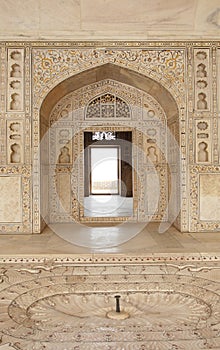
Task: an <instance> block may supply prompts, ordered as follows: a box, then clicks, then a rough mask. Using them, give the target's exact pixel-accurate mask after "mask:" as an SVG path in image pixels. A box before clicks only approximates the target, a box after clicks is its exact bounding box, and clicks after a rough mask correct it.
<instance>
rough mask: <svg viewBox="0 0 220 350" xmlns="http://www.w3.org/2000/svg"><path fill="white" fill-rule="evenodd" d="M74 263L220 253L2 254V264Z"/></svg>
mask: <svg viewBox="0 0 220 350" xmlns="http://www.w3.org/2000/svg"><path fill="white" fill-rule="evenodd" d="M39 262H40V263H67V264H68V263H69V264H71V263H74V264H76V265H77V264H79V265H84V264H91V265H93V264H98V265H100V264H107V265H114V264H119V265H120V264H131V265H138V264H148V263H151V262H152V263H170V262H177V263H181V262H182V263H185V262H194V263H196V262H207V263H208V262H216V263H218V262H220V253H219V252H218V253H194V254H187V253H163V254H162V253H155V254H148V255H143V254H140V255H139V256H138V257H137V256H135V254H134V255H132V254H131V255H128V254H109V255H107V254H105V255H104V254H80V255H78V254H36V255H31V254H17V255H9V254H5V255H3V254H2V255H1V256H0V264H4V263H13V264H14V263H15V264H16V263H19V264H20V263H39Z"/></svg>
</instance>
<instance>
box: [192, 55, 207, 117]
mask: <svg viewBox="0 0 220 350" xmlns="http://www.w3.org/2000/svg"><path fill="white" fill-rule="evenodd" d="M209 55H210V50H209V49H205V48H201V49H194V64H195V110H197V111H199V112H206V111H210V108H211V106H210V103H211V96H210V87H211V86H210V75H211V74H210V57H209Z"/></svg>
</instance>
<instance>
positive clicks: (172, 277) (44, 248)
mask: <svg viewBox="0 0 220 350" xmlns="http://www.w3.org/2000/svg"><path fill="white" fill-rule="evenodd" d="M129 226H130V227H129ZM162 228H163V226H162V227H161V226H160V225H159V224H156V223H149V224H146V225H144V227H142V226H141V225H140V226H138V225H137V226H136V227H135V225H134V224H123V225H118V227H117V226H114V227H111V226H106V227H83V228H81V231H80V232H79V231H78V228H77V226H73V227H71V230H70V227H67V226H66V227H65V224H64V225H62V226H60V227H57V226H50V227H47V228H46V229H45V230H44V232H43V233H42V234H38V235H1V236H0V242H1V244H0V350H45V349H46V350H87V349H89V350H96V349H97V350H99V349H100V350H171V349H172V350H174V349H176V350H197V349H212V350H214V349H218V350H219V349H220V233H218V232H216V233H208V232H204V233H180V232H178V231H177V230H176V229H175V228H174V227H169V228H167V230H166V231H164V232H163V230H162ZM52 229H53V230H54V231H55V232H56V233H54V232H53V230H52ZM135 229H136V231H135ZM162 232H163V233H162ZM70 233H71V237H70V236H69V235H70ZM82 235H84V238H83V239H81V240H79V237H80V236H82ZM64 238H65V239H64ZM86 241H88V242H89V243H88V244H87V245H86V244H85V242H86ZM116 295H119V296H120V313H116V300H115V296H116ZM112 313H113V314H114V317H115V319H112V318H109V314H112ZM123 313H124V314H126V315H128V316H129V317H128V318H126V319H123ZM115 315H116V316H115Z"/></svg>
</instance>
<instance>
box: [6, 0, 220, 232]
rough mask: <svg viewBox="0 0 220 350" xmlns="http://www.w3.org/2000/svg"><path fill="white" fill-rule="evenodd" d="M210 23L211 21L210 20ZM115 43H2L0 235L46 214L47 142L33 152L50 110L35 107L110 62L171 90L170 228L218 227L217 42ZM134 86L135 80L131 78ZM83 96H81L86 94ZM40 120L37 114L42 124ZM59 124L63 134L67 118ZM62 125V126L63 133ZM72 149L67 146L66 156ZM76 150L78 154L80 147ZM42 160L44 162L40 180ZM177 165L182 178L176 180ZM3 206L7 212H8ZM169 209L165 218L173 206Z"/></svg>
mask: <svg viewBox="0 0 220 350" xmlns="http://www.w3.org/2000/svg"><path fill="white" fill-rule="evenodd" d="M45 6H46V4H45ZM100 16H101V13H100ZM91 18H92V12H91ZM103 18H104V17H103ZM210 18H211V17H210ZM213 18H214V19H213ZM216 18H217V17H216ZM91 21H92V19H91ZM211 21H212V22H213V21H214V22H215V23H217V22H216V21H217V19H215V16H214V17H213V16H212V19H210V23H211ZM214 22H213V23H214ZM91 23H92V22H91ZM1 25H3V24H1ZM210 25H211V24H210ZM213 25H214V24H213ZM215 25H216V24H215ZM48 26H49V23H48ZM117 45H119V44H118V43H117V42H100V43H97V42H96V43H94V42H93V43H92V42H91V43H83V42H81V43H80V42H75V43H73V42H68V41H67V42H66V43H59V42H57V43H56V42H50V43H49V42H34V41H33V42H0V49H1V56H0V74H1V85H0V94H1V99H0V126H1V132H0V143H1V146H0V147H1V157H0V165H1V167H0V170H1V177H0V186H1V189H2V190H1V204H0V205H1V213H0V227H1V232H3V233H7V232H16V233H22V232H26V233H31V232H40V230H41V218H40V213H41V210H43V211H44V212H48V198H47V200H46V201H45V200H44V199H45V198H46V197H45V193H48V191H49V190H50V189H49V186H48V182H49V177H48V176H49V172H48V159H47V153H48V152H49V146H48V144H47V145H46V146H45V147H46V148H45V152H44V153H45V154H46V155H45V158H44V156H43V157H42V155H41V159H40V152H39V142H40V132H41V133H42V131H43V129H45V132H46V131H47V130H48V128H49V124H48V123H49V122H48V118H49V114H50V113H51V111H52V107H51V106H49V104H50V103H51V102H50V103H49V104H48V106H47V107H45V106H44V107H45V108H44V110H43V111H42V110H41V108H42V106H43V101H44V100H45V98H46V96H47V95H48V94H49V93H50V91H52V90H53V88H55V86H57V85H58V84H59V83H61V82H64V81H65V80H66V79H67V78H70V77H72V76H75V75H76V74H78V73H80V72H83V71H86V70H89V69H91V68H93V67H98V66H101V65H103V64H109V63H111V64H114V65H115V66H119V67H121V68H123V67H124V68H126V69H129V70H131V71H133V72H138V73H139V74H141V75H143V76H145V77H148V78H149V77H150V79H152V80H151V81H152V82H153V81H155V82H157V83H158V84H159V85H158V86H161V88H162V87H163V88H165V89H167V90H168V91H169V93H170V94H171V96H172V97H173V99H174V100H175V103H176V105H177V106H178V110H179V111H178V113H179V115H178V118H177V119H175V118H174V119H173V120H172V118H171V116H169V118H170V119H169V123H168V126H169V129H170V130H171V133H172V134H173V135H174V136H175V138H176V140H177V141H178V143H179V149H180V150H181V162H180V164H177V161H176V160H175V159H173V160H171V158H172V154H169V157H170V161H171V163H172V166H171V167H170V169H169V171H171V174H173V176H174V177H175V178H176V182H178V181H179V185H180V186H179V188H181V191H179V190H178V188H177V193H176V196H175V198H173V199H172V200H173V201H174V202H173V203H175V200H178V201H180V200H181V211H180V214H179V216H178V218H177V219H176V225H177V226H178V227H179V229H180V230H181V231H201V230H202V231H214V230H219V229H220V219H219V208H218V202H219V185H218V183H219V178H218V176H219V175H218V174H219V173H220V164H219V161H220V144H219V138H220V135H219V127H218V125H219V118H220V111H219V101H220V92H219V91H220V79H219V78H218V77H219V74H218V72H219V71H220V54H219V52H220V48H219V43H218V42H208V41H207V42H205V41H204V42H187V41H186V42H176V43H175V45H174V43H173V42H172V43H171V42H170V43H168V42H154V43H150V42H134V43H133V42H130V43H129V42H128V43H120V45H119V46H120V49H117ZM64 46H65V48H64ZM174 46H175V47H174ZM103 47H105V49H103ZM123 47H124V48H123ZM14 65H15V66H14ZM18 66H19V67H18ZM129 74H130V73H129ZM129 74H128V76H129ZM97 79H98V78H97ZM116 79H117V78H116ZM132 84H134V85H135V84H136V81H135V80H133V82H132V83H131V85H132ZM152 86H153V85H152ZM71 88H72V89H74V86H73V87H70V86H68V84H67V85H66V91H68V92H70V91H71V90H70V89H71ZM143 89H144V87H143ZM156 90H157V89H155V88H152V89H151V93H152V95H153V96H154V97H155V96H156V98H157V99H158V102H159V103H161V105H163V108H164V110H165V114H166V113H168V112H166V108H168V105H169V103H167V105H166V101H164V100H163V94H158V95H157V91H156ZM54 91H55V90H54ZM53 93H54V95H53V99H55V100H56V101H57V103H58V104H59V100H60V99H61V97H62V98H63V97H64V95H65V89H63V90H62V91H61V90H60V92H59V93H60V94H61V96H60V98H59V96H56V95H55V92H53ZM56 93H58V90H56ZM14 94H16V96H15V95H14ZM86 94H87V92H85V95H84V97H83V98H84V99H86V98H87V97H88V96H87V95H86ZM77 103H78V104H79V106H78V112H77V113H78V114H77V115H78V117H80V113H81V108H82V105H80V103H82V101H78V102H77ZM68 108H69V107H68ZM171 112H172V111H170V112H169V113H171ZM169 113H168V114H169ZM171 114H172V113H171ZM40 115H41V116H42V115H43V117H42V118H41V123H40ZM42 121H44V122H42ZM65 123H66V124H65V128H67V129H68V128H69V126H68V125H69V124H68V118H67V119H66V122H65ZM80 127H81V126H80ZM65 128H63V126H62V127H61V129H62V130H64V129H65ZM61 129H60V130H58V129H57V132H58V133H59V132H60V131H62V130H61ZM62 132H63V131H62ZM74 142H75V141H74ZM143 142H144V141H143ZM55 146H56V144H55ZM75 146H76V144H75V145H74V146H73V144H70V145H69V147H70V156H71V157H72V156H73V153H74V152H73V153H72V151H73V150H74V147H75ZM77 147H79V149H80V147H81V145H80V144H79V145H78V146H77ZM58 151H59V150H58V149H57V150H56V152H55V153H57V152H58ZM171 153H172V152H171ZM40 163H41V164H43V167H42V169H43V173H42V177H41V176H40ZM55 163H56V161H55ZM179 166H180V167H181V178H178V176H177V177H176V174H178V167H179ZM64 178H65V179H64ZM64 178H60V181H59V183H58V185H57V186H58V188H59V191H60V189H61V188H63V186H64V185H63V183H65V182H66V181H68V182H69V179H67V175H64ZM18 179H19V180H18ZM71 181H72V184H73V186H75V187H76V189H77V188H78V187H77V186H78V185H79V184H77V183H74V181H75V178H74V177H73V176H72V177H71ZM18 182H19V184H18ZM148 183H149V182H148ZM209 184H212V186H210V188H211V189H212V190H211V193H207V191H206V188H207V186H209ZM40 188H41V189H43V191H40ZM79 191H81V189H79ZM61 192H62V191H61ZM76 192H77V193H78V189H77V190H76ZM42 193H44V197H42ZM169 193H170V190H169ZM64 197H65V203H64V206H65V207H66V206H68V205H69V203H70V201H69V199H70V198H69V197H68V198H69V199H68V201H66V196H64ZM11 200H12V201H13V204H12V205H11V203H12V202H11ZM67 202H68V203H67ZM72 205H75V204H74V203H72ZM146 205H147V204H146ZM9 206H10V207H11V206H12V207H13V208H10V210H9V209H8V207H9ZM148 206H149V203H148ZM172 207H173V208H174V207H175V204H173V205H172ZM40 208H41V209H40ZM169 209H170V213H171V212H172V208H171V207H170V208H169ZM175 215H176V213H173V214H172V215H171V216H175Z"/></svg>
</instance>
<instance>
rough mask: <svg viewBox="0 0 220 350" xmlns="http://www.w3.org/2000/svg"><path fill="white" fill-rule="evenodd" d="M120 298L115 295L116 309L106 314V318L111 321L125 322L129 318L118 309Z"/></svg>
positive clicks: (126, 313) (127, 314) (124, 312)
mask: <svg viewBox="0 0 220 350" xmlns="http://www.w3.org/2000/svg"><path fill="white" fill-rule="evenodd" d="M120 298H121V296H120V295H115V301H116V309H115V310H111V311H109V312H107V314H106V316H107V317H108V318H110V319H112V320H125V319H126V318H129V317H130V315H129V313H128V312H126V311H124V310H121V309H120Z"/></svg>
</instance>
